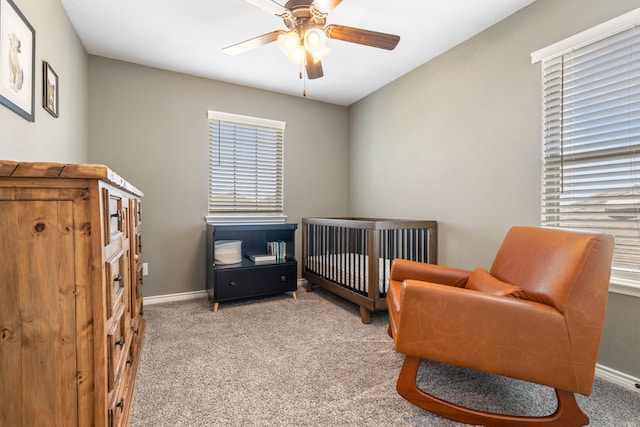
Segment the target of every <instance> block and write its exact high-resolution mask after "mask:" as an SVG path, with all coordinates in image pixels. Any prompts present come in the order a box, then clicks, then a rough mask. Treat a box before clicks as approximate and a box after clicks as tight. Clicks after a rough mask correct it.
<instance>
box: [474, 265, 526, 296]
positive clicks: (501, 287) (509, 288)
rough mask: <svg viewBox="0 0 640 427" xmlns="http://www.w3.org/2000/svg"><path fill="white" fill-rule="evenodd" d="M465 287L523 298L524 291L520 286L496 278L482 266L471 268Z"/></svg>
mask: <svg viewBox="0 0 640 427" xmlns="http://www.w3.org/2000/svg"><path fill="white" fill-rule="evenodd" d="M466 288H467V289H472V290H474V291H480V292H484V293H487V294H492V295H500V296H508V297H513V298H520V299H524V291H523V290H522V288H521V287H519V286H516V285H512V284H510V283H506V282H503V281H501V280H498V279H496V278H495V277H493V276H492V275H491V274H489V272H488V271H487V270H485V269H483V268H476V269H475V270H473V272H472V273H471V275H470V276H469V280H467V285H466Z"/></svg>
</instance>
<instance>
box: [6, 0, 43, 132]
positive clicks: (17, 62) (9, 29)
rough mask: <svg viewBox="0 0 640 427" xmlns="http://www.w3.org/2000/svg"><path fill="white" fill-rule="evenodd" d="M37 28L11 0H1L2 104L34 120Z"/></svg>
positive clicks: (31, 120) (27, 118) (29, 119)
mask: <svg viewBox="0 0 640 427" xmlns="http://www.w3.org/2000/svg"><path fill="white" fill-rule="evenodd" d="M35 52H36V31H35V30H34V29H33V27H32V26H31V24H29V21H27V18H25V16H24V15H23V14H22V12H20V9H18V7H17V6H16V4H15V3H14V2H13V1H12V0H0V104H2V105H4V106H6V107H7V108H9V109H11V110H13V111H14V112H16V113H17V114H19V115H20V116H22V117H23V118H25V119H26V120H28V121H30V122H33V121H35V112H34V109H33V104H34V102H33V101H34V92H35V91H34V88H35V82H34V77H35Z"/></svg>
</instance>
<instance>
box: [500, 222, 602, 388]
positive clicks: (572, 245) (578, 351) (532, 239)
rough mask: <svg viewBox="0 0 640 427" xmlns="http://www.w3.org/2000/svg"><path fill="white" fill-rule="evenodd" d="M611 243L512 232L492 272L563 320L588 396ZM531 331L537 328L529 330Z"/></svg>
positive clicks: (548, 232)
mask: <svg viewBox="0 0 640 427" xmlns="http://www.w3.org/2000/svg"><path fill="white" fill-rule="evenodd" d="M613 248H614V239H613V236H611V235H609V234H587V233H578V232H569V231H563V230H556V229H546V228H535V227H513V228H512V229H511V230H509V232H508V233H507V236H506V237H505V239H504V241H503V243H502V246H501V247H500V249H499V250H498V253H497V255H496V257H495V260H494V262H493V266H492V267H491V274H492V275H493V276H494V277H497V278H498V279H500V280H502V281H504V282H508V283H512V284H514V285H518V286H520V287H521V288H522V289H523V290H524V294H525V298H526V299H528V300H531V301H537V302H541V303H544V304H547V305H550V306H553V307H555V308H556V309H557V310H558V311H559V312H560V313H562V315H563V316H564V319H565V324H566V325H567V333H568V335H569V337H568V338H569V342H570V343H571V349H572V350H571V351H572V354H573V356H572V358H573V370H574V373H575V375H576V378H578V379H579V380H578V383H579V384H580V386H579V387H580V388H578V389H577V390H578V391H579V392H580V393H583V394H585V395H588V394H589V393H590V390H591V384H592V383H593V374H594V369H595V364H596V360H597V357H598V348H599V346H600V338H601V335H602V325H603V324H604V315H605V311H606V307H607V298H608V294H609V280H610V277H611V261H612V258H613ZM532 327H535V325H532Z"/></svg>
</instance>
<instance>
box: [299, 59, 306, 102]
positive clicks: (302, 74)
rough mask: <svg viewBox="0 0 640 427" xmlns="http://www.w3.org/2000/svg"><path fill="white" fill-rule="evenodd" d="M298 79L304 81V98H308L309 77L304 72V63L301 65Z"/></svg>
mask: <svg viewBox="0 0 640 427" xmlns="http://www.w3.org/2000/svg"><path fill="white" fill-rule="evenodd" d="M303 76H304V77H303ZM298 77H300V79H301V80H302V96H307V76H306V75H305V74H304V73H303V72H302V62H301V63H300V74H298Z"/></svg>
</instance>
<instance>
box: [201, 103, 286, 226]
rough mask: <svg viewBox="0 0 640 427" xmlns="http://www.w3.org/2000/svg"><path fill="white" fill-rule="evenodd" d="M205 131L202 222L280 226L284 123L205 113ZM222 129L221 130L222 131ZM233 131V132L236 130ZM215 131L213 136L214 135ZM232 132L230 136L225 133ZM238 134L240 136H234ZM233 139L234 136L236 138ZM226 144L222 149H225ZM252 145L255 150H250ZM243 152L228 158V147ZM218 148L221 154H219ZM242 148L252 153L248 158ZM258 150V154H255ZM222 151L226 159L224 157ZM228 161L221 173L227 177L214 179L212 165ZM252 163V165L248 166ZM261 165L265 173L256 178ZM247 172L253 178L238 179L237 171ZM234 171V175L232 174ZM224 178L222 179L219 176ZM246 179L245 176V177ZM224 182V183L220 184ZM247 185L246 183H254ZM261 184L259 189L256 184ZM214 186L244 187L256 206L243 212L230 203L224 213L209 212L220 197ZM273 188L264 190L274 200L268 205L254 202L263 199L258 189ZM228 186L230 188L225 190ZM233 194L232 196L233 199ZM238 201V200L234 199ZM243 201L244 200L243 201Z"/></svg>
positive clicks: (234, 115)
mask: <svg viewBox="0 0 640 427" xmlns="http://www.w3.org/2000/svg"><path fill="white" fill-rule="evenodd" d="M207 119H208V120H207V127H208V133H209V137H208V146H209V157H208V161H209V164H208V186H207V187H208V191H207V195H208V197H207V215H206V216H205V219H206V221H207V222H208V223H213V224H266V223H277V224H279V223H284V222H286V220H287V216H286V215H285V214H284V130H285V127H286V123H285V122H284V121H279V120H272V119H264V118H259V117H251V116H245V115H239V114H232V113H226V112H220V111H213V110H208V111H207ZM223 126H224V127H223ZM236 128H237V129H236ZM214 129H217V132H214ZM221 129H224V130H225V132H223V133H226V136H225V137H223V133H221V132H220V130H221ZM232 130H233V131H234V133H233V135H232V134H231V133H229V132H226V131H232ZM237 130H240V132H235V131H237ZM251 132H255V136H252V135H251ZM240 134H242V135H241V136H238V137H237V139H236V135H240ZM225 144H226V149H225ZM251 144H255V146H253V147H252V146H251ZM240 145H242V148H245V150H244V154H243V153H241V152H240V151H239V150H235V151H233V154H231V147H239V146H240ZM221 148H222V151H221ZM246 148H250V149H252V150H255V151H253V152H252V153H254V154H255V156H254V155H253V154H252V155H251V156H249V155H248V154H247V153H248V151H247V150H246ZM258 150H260V152H258ZM225 151H226V153H227V154H226V155H225V154H224V153H225ZM225 159H226V160H228V161H229V163H228V165H227V166H228V167H227V168H226V169H225V170H226V171H227V173H226V174H225V173H224V172H223V173H222V174H218V177H217V178H215V177H214V175H215V174H216V173H217V172H220V171H214V168H215V167H216V163H218V164H220V160H225ZM242 161H247V162H249V163H250V165H247V166H246V168H245V166H240V163H241V162H242ZM251 162H253V163H251ZM264 162H273V163H269V165H268V166H269V168H268V169H269V171H267V172H264V174H263V175H260V174H259V173H258V172H257V170H258V169H261V168H262V166H264V164H265V163H264ZM250 169H254V170H255V171H256V175H253V176H252V178H251V179H250V180H249V179H247V178H242V177H240V175H241V174H240V173H238V171H239V170H242V171H243V172H245V173H246V172H247V171H248V170H250ZM233 171H235V172H233ZM223 174H224V175H226V176H225V177H222V176H221V175H223ZM245 176H247V175H245ZM223 180H227V181H228V182H224V181H223ZM254 180H255V183H253V184H251V183H248V181H254ZM260 181H262V185H261V183H260ZM216 182H217V183H218V184H220V185H218V188H219V189H220V188H221V187H224V186H227V187H228V188H230V187H233V189H234V190H233V191H234V194H235V189H237V188H238V187H240V186H241V185H238V183H242V184H247V185H249V186H251V187H246V186H245V188H250V190H249V191H248V193H247V194H250V196H249V199H256V203H255V204H254V206H253V208H248V209H247V207H248V206H249V205H250V204H251V203H246V202H245V209H242V208H239V207H238V205H235V207H234V203H233V202H232V203H229V202H225V203H226V209H225V208H221V209H212V206H214V205H215V204H216V202H218V203H220V202H221V200H222V198H223V196H221V193H220V192H218V193H217V194H216V191H215V187H214V185H215V184H216ZM265 183H268V185H269V186H270V185H273V186H274V188H273V191H271V190H267V192H268V193H273V195H274V197H275V199H274V201H273V202H270V203H264V204H263V203H261V202H259V201H258V200H257V199H258V198H259V196H260V195H264V192H263V191H262V190H261V189H260V187H262V188H264V187H263V185H264V184H265ZM229 186H230V187H229ZM236 197H237V194H236V195H235V196H234V199H236ZM238 199H240V198H239V197H238ZM246 200H247V199H246V198H245V201H246Z"/></svg>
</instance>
